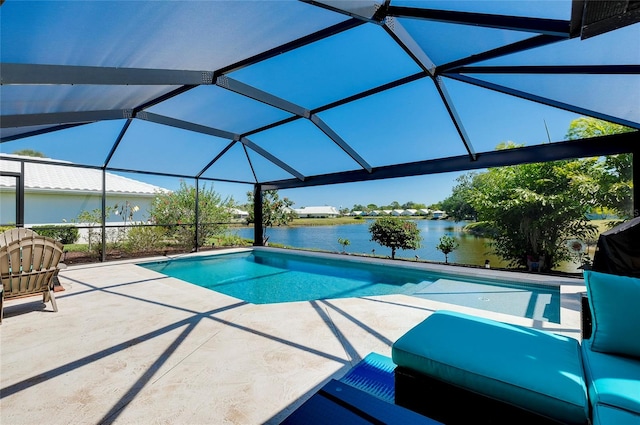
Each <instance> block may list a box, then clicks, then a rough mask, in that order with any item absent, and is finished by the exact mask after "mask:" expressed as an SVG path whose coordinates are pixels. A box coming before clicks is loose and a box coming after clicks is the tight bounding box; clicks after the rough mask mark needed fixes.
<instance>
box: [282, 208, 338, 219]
mask: <svg viewBox="0 0 640 425" xmlns="http://www.w3.org/2000/svg"><path fill="white" fill-rule="evenodd" d="M293 211H295V213H296V214H297V215H298V217H299V218H333V217H338V216H339V215H340V211H338V209H337V208H336V207H330V206H321V207H302V208H295V209H294V210H293Z"/></svg>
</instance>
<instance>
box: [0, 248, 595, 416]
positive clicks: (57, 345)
mask: <svg viewBox="0 0 640 425" xmlns="http://www.w3.org/2000/svg"><path fill="white" fill-rule="evenodd" d="M210 254H211V253H210V252H209V253H207V255H210ZM159 259H163V258H154V259H149V260H159ZM136 262H140V260H137V261H121V262H109V263H100V264H90V265H81V266H73V267H69V268H67V269H65V270H63V271H62V272H61V273H60V282H61V284H62V286H63V287H64V289H65V291H63V292H58V293H57V294H56V295H57V296H56V299H57V301H58V312H57V313H53V312H52V310H51V304H50V303H49V304H47V305H46V306H45V307H43V305H42V303H41V298H40V297H30V298H24V299H21V300H16V301H9V302H6V303H5V315H4V320H3V322H2V325H0V382H1V384H0V423H2V424H33V423H47V424H58V423H59V424H68V423H74V424H98V423H100V424H102V423H123V424H129V423H136V424H142V423H144V424H147V423H153V424H164V423H167V424H169V423H171V424H173V423H180V424H214V423H215V424H226V423H228V424H260V423H279V422H281V421H282V420H283V419H284V418H285V417H287V416H288V415H289V414H290V413H291V412H292V411H293V410H294V409H295V408H296V407H298V406H299V405H300V404H302V403H303V402H304V401H305V400H306V399H307V398H309V397H310V396H311V395H312V394H313V393H314V392H315V391H316V390H317V389H319V388H320V387H321V386H322V385H323V384H325V383H326V382H327V381H328V380H330V379H331V378H340V377H341V376H343V375H344V374H345V373H346V372H347V371H348V370H349V369H350V368H351V367H353V366H355V365H356V364H357V363H358V361H360V360H361V359H362V358H364V357H365V356H366V355H367V354H369V353H371V352H377V353H379V354H382V355H385V356H390V352H391V344H393V342H394V341H395V340H396V339H398V338H399V337H400V336H401V335H402V334H404V333H405V332H406V331H407V330H409V329H410V328H411V327H413V326H414V325H416V324H417V323H419V322H420V321H422V320H424V318H426V317H427V316H428V315H430V314H431V313H432V312H434V311H435V310H438V309H442V308H446V309H450V310H456V311H462V312H467V313H471V314H476V315H479V316H482V317H488V318H493V319H498V320H502V321H506V322H510V323H516V324H522V325H525V326H529V327H533V328H537V329H547V330H550V331H553V332H557V333H560V334H563V335H567V336H570V337H573V338H576V339H580V299H579V293H580V292H583V291H584V290H585V289H584V283H583V282H582V280H580V279H562V278H554V277H549V276H542V275H530V274H526V275H522V276H526V279H534V280H536V279H537V280H540V282H543V281H544V282H545V283H552V284H561V285H562V286H561V323H560V324H556V323H550V322H543V321H536V320H531V319H525V318H520V317H515V316H508V315H503V314H499V313H492V312H488V311H483V310H475V309H471V308H465V307H459V306H453V305H451V304H443V303H439V302H435V301H430V300H426V299H421V298H417V297H411V296H406V295H387V296H375V297H362V298H345V299H335V300H321V301H311V302H294V303H283V304H270V305H253V304H248V303H246V302H244V301H241V300H238V299H235V298H232V297H228V296H225V295H222V294H220V293H217V292H214V291H210V290H208V289H204V288H201V287H198V286H196V285H192V284H189V283H186V282H183V281H181V280H178V279H174V278H170V277H166V276H163V275H161V274H158V273H156V272H154V271H151V270H148V269H145V268H142V267H138V266H136V265H135V263H136ZM445 267H447V270H448V271H452V270H454V267H453V266H445ZM455 269H457V268H455ZM465 272H466V273H468V272H469V271H468V270H467V271H465ZM474 273H482V274H483V276H491V275H495V276H502V275H501V273H504V272H500V271H493V270H484V269H478V270H477V271H474ZM519 276H520V274H519Z"/></svg>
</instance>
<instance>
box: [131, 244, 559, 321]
mask: <svg viewBox="0 0 640 425" xmlns="http://www.w3.org/2000/svg"><path fill="white" fill-rule="evenodd" d="M139 265H140V266H142V267H146V268H148V269H151V270H155V271H157V272H159V273H162V274H165V275H168V276H172V277H175V278H178V279H181V280H184V281H187V282H190V283H193V284H195V285H199V286H202V287H205V288H208V289H211V290H214V291H218V292H221V293H223V294H226V295H230V296H232V297H235V298H239V299H242V300H245V301H247V302H250V303H253V304H271V303H282V302H292V301H310V300H320V299H332V298H348V297H364V296H372V295H389V294H406V295H411V296H416V297H422V298H427V299H431V300H435V301H442V302H446V303H450V304H458V305H464V306H467V307H474V308H480V309H484V310H489V311H496V312H500V313H506V314H512V315H517V316H521V317H529V318H532V319H537V320H545V321H551V322H556V323H560V290H559V288H557V287H547V286H532V285H518V284H515V283H514V284H495V283H491V282H483V281H481V280H476V279H469V278H466V277H465V278H462V277H457V276H454V275H448V274H446V275H445V274H442V273H435V272H428V271H422V270H412V269H407V268H402V267H390V266H387V265H375V264H369V263H362V262H353V261H344V260H339V259H327V258H322V257H312V256H304V255H295V254H289V253H286V254H285V253H279V252H264V251H253V252H246V253H237V254H224V255H212V256H206V257H191V258H182V259H175V260H168V261H161V262H153V263H143V264H139Z"/></svg>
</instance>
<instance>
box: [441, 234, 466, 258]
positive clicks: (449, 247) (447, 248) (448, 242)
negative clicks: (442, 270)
mask: <svg viewBox="0 0 640 425" xmlns="http://www.w3.org/2000/svg"><path fill="white" fill-rule="evenodd" d="M458 246H460V244H459V243H458V241H456V240H455V239H454V238H453V237H452V236H449V235H444V236H442V237H441V238H440V241H439V243H438V245H436V249H437V250H438V251H440V252H442V253H443V254H444V262H445V264H448V263H449V254H450V253H452V252H453V251H454V250H455V249H457V248H458Z"/></svg>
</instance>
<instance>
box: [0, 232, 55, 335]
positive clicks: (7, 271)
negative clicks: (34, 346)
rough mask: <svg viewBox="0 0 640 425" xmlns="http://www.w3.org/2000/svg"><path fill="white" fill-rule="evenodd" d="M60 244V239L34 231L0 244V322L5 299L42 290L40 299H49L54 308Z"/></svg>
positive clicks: (33, 293)
mask: <svg viewBox="0 0 640 425" xmlns="http://www.w3.org/2000/svg"><path fill="white" fill-rule="evenodd" d="M62 248H63V245H62V244H61V243H60V242H58V241H56V240H54V239H51V238H48V237H45V236H38V235H36V234H32V235H31V236H26V237H23V238H21V239H19V240H14V241H13V242H10V243H9V244H8V245H4V246H0V281H1V282H2V298H1V301H0V323H2V316H3V314H4V300H7V299H12V298H18V297H23V296H28V295H35V294H42V301H43V302H44V303H47V302H48V301H51V305H52V307H53V311H55V312H57V311H58V306H57V305H56V299H55V296H54V292H53V285H54V278H55V277H56V276H57V274H58V271H59V270H60V266H61V264H62V263H60V260H61V258H62V255H63V250H62Z"/></svg>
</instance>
